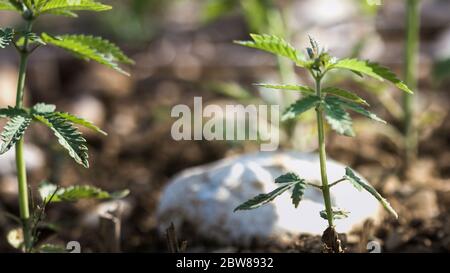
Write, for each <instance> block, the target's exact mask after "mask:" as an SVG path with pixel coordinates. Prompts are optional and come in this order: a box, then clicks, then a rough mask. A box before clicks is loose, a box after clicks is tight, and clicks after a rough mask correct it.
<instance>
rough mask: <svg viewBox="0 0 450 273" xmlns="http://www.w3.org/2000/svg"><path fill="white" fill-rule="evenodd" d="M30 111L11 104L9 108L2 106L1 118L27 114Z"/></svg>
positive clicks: (0, 109)
mask: <svg viewBox="0 0 450 273" xmlns="http://www.w3.org/2000/svg"><path fill="white" fill-rule="evenodd" d="M26 115H28V112H27V111H26V110H24V109H19V108H15V107H11V106H9V107H8V108H0V118H13V117H15V116H26Z"/></svg>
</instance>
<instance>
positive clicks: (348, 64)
mask: <svg viewBox="0 0 450 273" xmlns="http://www.w3.org/2000/svg"><path fill="white" fill-rule="evenodd" d="M334 68H339V69H348V70H351V71H353V72H356V73H361V74H365V75H367V76H370V77H372V78H375V79H377V80H379V81H384V80H388V81H390V82H392V83H393V84H394V85H395V86H397V87H398V88H399V89H401V90H403V91H405V92H407V93H412V91H411V89H409V87H408V86H407V85H406V84H405V83H404V82H402V81H401V80H400V79H398V78H397V76H396V75H395V74H394V73H393V72H392V71H390V70H389V69H388V68H386V67H383V66H381V65H379V64H377V63H372V62H369V61H361V60H358V59H343V60H340V61H338V62H336V63H335V64H333V65H331V66H330V67H329V68H328V69H334Z"/></svg>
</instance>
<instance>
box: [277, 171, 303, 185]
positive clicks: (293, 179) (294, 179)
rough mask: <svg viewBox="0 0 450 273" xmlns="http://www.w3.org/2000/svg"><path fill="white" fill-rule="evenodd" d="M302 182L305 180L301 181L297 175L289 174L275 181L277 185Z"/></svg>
mask: <svg viewBox="0 0 450 273" xmlns="http://www.w3.org/2000/svg"><path fill="white" fill-rule="evenodd" d="M302 180H303V179H301V178H300V177H299V176H298V175H297V174H295V173H287V174H283V175H281V176H279V177H278V178H276V179H275V183H277V184H285V183H297V182H300V181H302Z"/></svg>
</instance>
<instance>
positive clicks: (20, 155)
mask: <svg viewBox="0 0 450 273" xmlns="http://www.w3.org/2000/svg"><path fill="white" fill-rule="evenodd" d="M32 25H33V22H32V21H27V26H26V30H27V31H31V29H32ZM27 48H28V38H27V37H25V41H24V45H23V48H22V50H21V51H20V52H19V53H20V65H19V79H18V83H17V96H16V108H23V97H24V90H25V79H26V70H27V63H28V56H29V53H28V49H27ZM16 169H17V181H18V185H19V187H18V188H19V209H20V219H21V221H22V231H23V238H24V249H25V252H29V251H30V250H31V248H32V245H33V239H32V234H31V223H30V207H29V201H28V183H27V172H26V166H25V158H24V139H23V137H22V138H21V139H20V140H19V141H18V142H17V143H16Z"/></svg>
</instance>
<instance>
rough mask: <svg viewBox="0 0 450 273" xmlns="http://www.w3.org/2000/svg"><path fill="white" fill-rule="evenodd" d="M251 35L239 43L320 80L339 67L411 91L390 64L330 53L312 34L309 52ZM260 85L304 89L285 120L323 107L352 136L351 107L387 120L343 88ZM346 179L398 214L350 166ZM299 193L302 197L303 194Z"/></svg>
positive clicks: (252, 203)
mask: <svg viewBox="0 0 450 273" xmlns="http://www.w3.org/2000/svg"><path fill="white" fill-rule="evenodd" d="M251 38H252V40H251V41H236V43H237V44H240V45H243V46H246V47H251V48H256V49H260V50H263V51H266V52H270V53H273V54H276V55H278V56H282V57H286V58H289V59H290V60H292V61H293V62H294V63H295V65H296V66H298V67H301V68H304V69H307V70H308V71H309V72H310V74H311V75H312V77H313V78H314V79H315V80H316V82H320V81H321V80H322V78H323V77H324V76H325V74H326V73H327V72H329V71H331V70H334V69H340V70H348V71H351V72H353V73H355V74H356V75H358V76H360V77H363V76H369V77H371V78H374V79H376V80H379V81H389V82H391V83H393V84H394V85H395V86H396V87H397V88H399V89H401V90H403V91H405V92H408V93H412V91H411V90H410V89H409V88H408V86H407V85H406V84H405V83H404V82H402V81H401V80H400V79H398V78H397V76H396V75H395V74H394V73H393V72H391V71H390V70H389V69H388V68H386V67H383V66H381V65H379V64H377V63H374V62H370V61H363V60H358V59H341V60H339V59H337V58H334V57H332V56H330V55H329V54H328V52H326V51H325V50H324V49H321V48H320V47H319V45H318V43H317V42H316V41H315V40H314V39H312V38H310V44H311V46H310V47H308V48H307V50H306V53H307V54H306V55H305V54H303V53H302V52H300V51H298V50H296V49H295V48H294V47H293V46H292V45H290V44H289V43H288V42H286V41H285V40H284V39H282V38H280V37H277V36H274V35H265V34H264V35H258V34H251ZM306 56H307V57H306ZM257 85H258V86H261V87H265V88H271V89H278V90H291V91H298V92H300V93H302V95H303V96H302V98H301V99H299V100H298V101H296V102H295V103H294V104H292V105H291V106H290V107H288V108H287V109H286V111H285V113H284V114H283V116H282V120H288V119H294V118H297V117H298V116H300V115H301V114H303V113H305V112H306V111H309V110H312V109H321V110H323V112H324V114H325V118H326V120H327V122H328V124H329V125H330V127H331V128H332V129H333V130H334V131H336V132H337V133H339V134H341V135H345V136H350V137H353V136H354V135H355V133H354V131H353V127H352V118H351V116H350V114H349V112H348V111H352V112H355V113H357V114H360V115H362V116H364V117H366V118H369V119H372V120H375V121H379V122H382V123H385V121H384V120H382V119H380V118H379V117H377V116H376V115H375V114H374V113H372V112H370V111H369V110H367V109H366V107H367V106H369V105H368V103H367V102H366V101H365V100H364V99H363V98H361V97H359V96H358V95H357V94H355V93H354V92H351V91H348V90H345V89H342V88H338V87H325V88H321V90H320V91H321V92H320V93H318V92H317V90H315V89H313V88H311V87H309V86H302V85H294V84H290V85H286V84H257ZM285 177H286V176H281V177H280V178H282V179H284V178H285ZM287 177H290V178H292V179H291V180H290V181H291V183H294V184H295V183H303V184H302V185H307V184H304V183H305V182H304V180H302V179H300V178H299V177H298V176H297V175H296V174H292V173H289V174H287ZM280 178H278V179H280ZM294 178H295V179H294ZM345 180H346V181H349V182H351V183H352V184H353V185H354V186H355V187H356V188H357V189H358V190H362V189H364V190H366V191H367V192H369V193H370V194H371V195H372V196H374V197H375V198H376V199H377V200H378V201H380V202H381V204H382V205H383V206H384V207H385V208H386V210H387V211H389V212H390V213H391V214H393V215H394V216H395V217H397V214H396V213H395V211H394V210H393V209H392V207H391V206H390V205H389V203H388V202H387V201H386V200H385V199H384V198H383V197H381V195H380V194H379V193H378V192H377V191H376V190H375V189H374V188H373V187H372V186H370V185H369V184H367V183H365V182H363V181H362V180H361V179H360V178H358V177H357V176H356V175H355V174H354V172H353V171H352V170H351V169H350V168H347V170H346V176H345V177H344V178H343V181H345ZM296 181H297V182H296ZM298 181H303V182H298ZM276 182H277V181H276ZM277 183H279V182H277ZM289 185H290V186H289ZM296 185H297V184H296ZM290 188H292V185H291V184H284V185H282V186H280V187H279V188H277V189H276V190H274V191H272V192H270V193H268V194H261V195H259V196H257V197H255V198H254V199H251V200H249V201H247V202H245V203H244V204H242V205H240V206H239V207H237V208H236V210H245V209H254V208H257V207H259V206H261V205H263V204H266V203H268V202H270V201H272V200H273V199H274V198H276V197H277V196H279V195H280V194H281V193H283V192H285V191H287V190H289V189H290ZM302 190H304V187H303V188H302ZM294 193H295V190H294ZM302 193H303V191H302ZM298 196H300V197H301V196H302V194H300V195H298ZM295 204H296V206H297V205H298V202H295ZM333 214H334V215H333V217H334V218H336V219H338V218H342V217H345V216H346V215H347V214H348V213H347V212H345V211H341V210H336V211H333ZM321 216H322V217H326V216H327V215H326V212H324V211H323V212H322V213H321Z"/></svg>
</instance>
